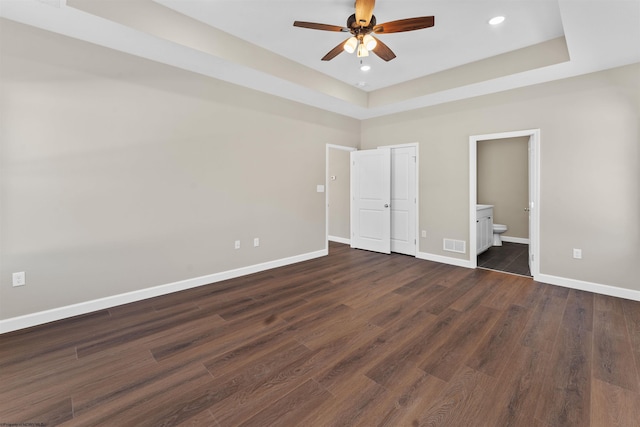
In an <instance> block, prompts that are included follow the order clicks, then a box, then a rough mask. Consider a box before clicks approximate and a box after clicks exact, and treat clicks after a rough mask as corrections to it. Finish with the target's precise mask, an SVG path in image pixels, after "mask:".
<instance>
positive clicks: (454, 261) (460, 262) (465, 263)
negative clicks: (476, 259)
mask: <svg viewBox="0 0 640 427" xmlns="http://www.w3.org/2000/svg"><path fill="white" fill-rule="evenodd" d="M416 258H418V259H424V260H427V261H435V262H440V263H442V264H450V265H456V266H458V267H466V268H473V267H472V266H471V261H469V260H467V259H460V258H453V257H448V256H442V255H435V254H430V253H427V252H418V253H416Z"/></svg>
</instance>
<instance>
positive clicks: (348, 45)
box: [344, 37, 358, 53]
mask: <svg viewBox="0 0 640 427" xmlns="http://www.w3.org/2000/svg"><path fill="white" fill-rule="evenodd" d="M357 46H358V39H357V38H355V37H351V38H350V39H349V40H347V41H346V42H345V43H344V50H346V51H347V52H349V53H353V52H355V51H356V47H357Z"/></svg>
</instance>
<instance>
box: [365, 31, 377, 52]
mask: <svg viewBox="0 0 640 427" xmlns="http://www.w3.org/2000/svg"><path fill="white" fill-rule="evenodd" d="M362 43H363V44H364V46H365V47H366V48H367V50H373V49H375V48H376V45H377V44H378V42H377V41H376V39H374V38H373V37H372V36H371V35H370V34H367V35H366V36H364V38H363V39H362Z"/></svg>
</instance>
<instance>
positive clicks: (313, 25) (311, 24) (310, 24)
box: [293, 21, 349, 33]
mask: <svg viewBox="0 0 640 427" xmlns="http://www.w3.org/2000/svg"><path fill="white" fill-rule="evenodd" d="M293 26H294V27H301V28H310V29H312V30H322V31H336V32H343V33H344V32H347V33H348V32H349V29H348V28H345V27H341V26H339V25H328V24H318V23H315V22H304V21H295V22H294V23H293Z"/></svg>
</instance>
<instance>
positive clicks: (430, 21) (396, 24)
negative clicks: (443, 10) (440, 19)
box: [373, 16, 435, 34]
mask: <svg viewBox="0 0 640 427" xmlns="http://www.w3.org/2000/svg"><path fill="white" fill-rule="evenodd" d="M434 24H435V19H434V18H433V16H421V17H419V18H407V19H399V20H397V21H391V22H385V23H384V24H380V25H376V26H375V27H373V32H374V33H376V34H388V33H401V32H403V31H413V30H421V29H423V28H429V27H433V25H434Z"/></svg>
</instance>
